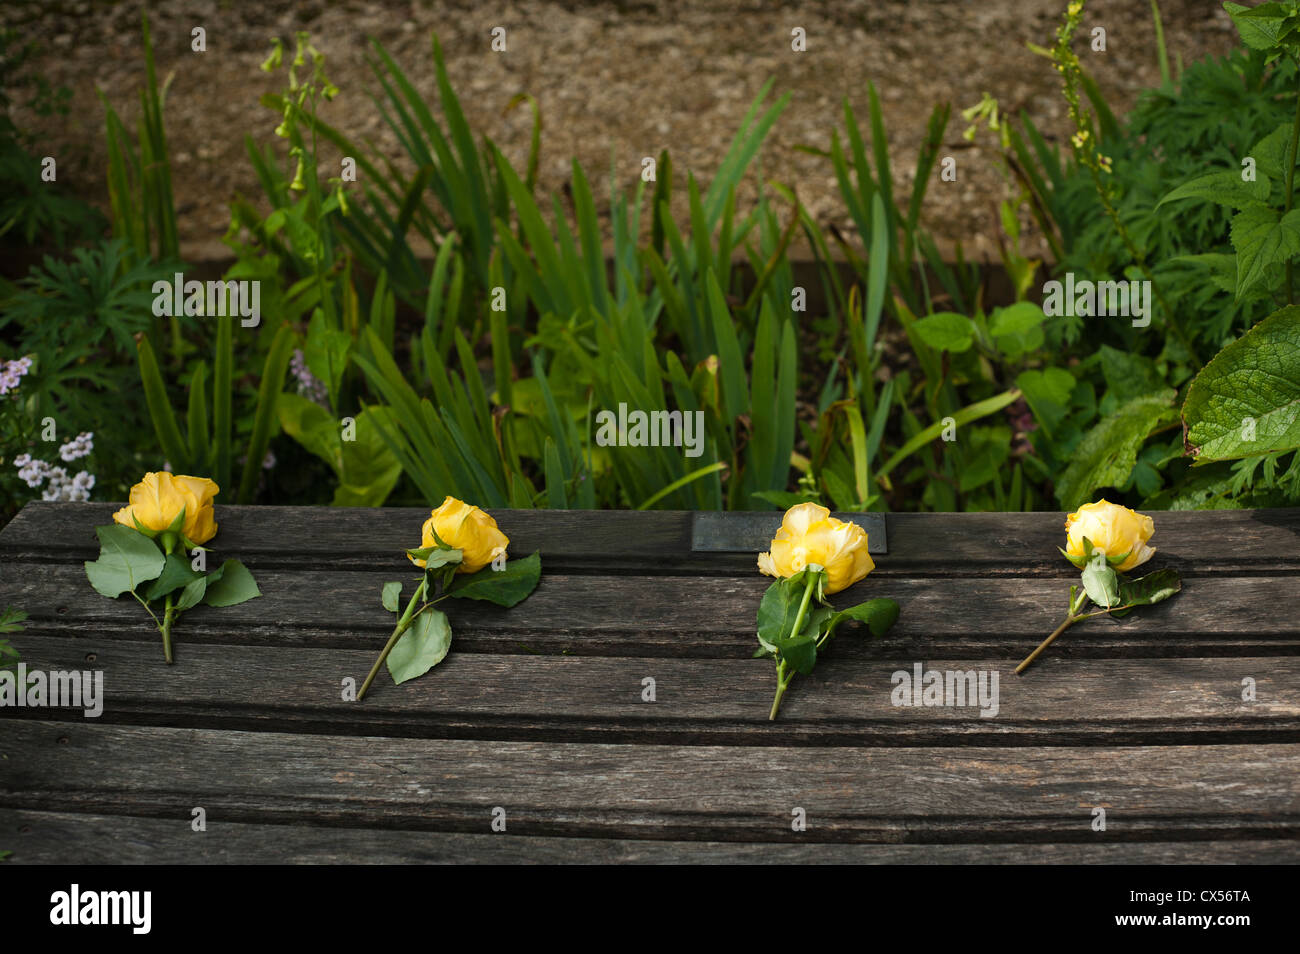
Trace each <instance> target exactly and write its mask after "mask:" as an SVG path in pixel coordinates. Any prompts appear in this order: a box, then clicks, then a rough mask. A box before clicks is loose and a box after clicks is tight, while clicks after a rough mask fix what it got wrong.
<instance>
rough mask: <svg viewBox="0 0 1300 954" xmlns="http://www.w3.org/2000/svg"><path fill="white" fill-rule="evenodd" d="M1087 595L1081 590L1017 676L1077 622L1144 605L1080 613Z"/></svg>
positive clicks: (1129, 604) (1126, 605)
mask: <svg viewBox="0 0 1300 954" xmlns="http://www.w3.org/2000/svg"><path fill="white" fill-rule="evenodd" d="M1086 595H1087V594H1085V593H1084V592H1082V591H1080V593H1079V599H1077V600H1075V602H1074V603H1073V604H1072V605H1071V606H1070V614H1069V615H1068V616H1066V617H1065V619H1064V620H1063V621H1062V623H1061V625H1060V626H1058V627H1056V629H1054V630H1053V631H1052V635H1050V636H1048V637H1047V638H1046V639H1045V640H1043V641H1042V642H1041V643H1039V644H1038V648H1037V649H1035V650H1034V651H1033V652H1032V653H1030V654H1029V655H1028V656H1027V657H1026V658H1025V661H1024V662H1022V663H1021V664H1020V665H1019V666H1017V667H1016V675H1017V676H1019V675H1020V674H1021V673H1023V672H1024V671H1025V670H1026V669H1028V668H1029V667H1030V666H1031V665H1033V662H1034V660H1035V659H1037V658H1038V657H1039V656H1040V655H1042V652H1043V650H1044V649H1046V648H1047V647H1048V646H1050V645H1051V644H1052V641H1053V640H1055V639H1056V637H1057V636H1060V635H1061V634H1062V633H1063V632H1065V631H1066V630H1067V629H1069V628H1070V627H1071V626H1073V625H1074V624H1075V623H1082V622H1083V621H1084V620H1085V619H1092V618H1093V617H1094V616H1105V615H1106V614H1107V613H1115V612H1118V611H1120V610H1127V609H1133V608H1134V607H1137V606H1141V605H1143V604H1141V603H1125V604H1124V605H1123V606H1110V607H1107V608H1106V609H1099V610H1093V611H1092V612H1091V613H1080V612H1079V610H1080V609H1082V607H1083V601H1084V597H1085V596H1086Z"/></svg>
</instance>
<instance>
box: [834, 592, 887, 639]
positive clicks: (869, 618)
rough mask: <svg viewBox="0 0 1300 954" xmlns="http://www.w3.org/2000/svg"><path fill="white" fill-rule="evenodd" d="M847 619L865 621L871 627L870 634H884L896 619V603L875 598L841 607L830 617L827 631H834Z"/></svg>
mask: <svg viewBox="0 0 1300 954" xmlns="http://www.w3.org/2000/svg"><path fill="white" fill-rule="evenodd" d="M848 619H851V620H856V621H857V622H859V623H866V624H867V626H869V627H870V628H871V635H872V636H884V635H885V633H887V632H888V631H889V628H890V627H891V626H893V625H894V623H896V622H897V621H898V604H897V603H896V602H894V601H893V600H886V599H875V600H867V601H866V602H865V603H859V604H858V605H857V606H850V607H848V608H847V609H842V610H840V611H839V612H838V613H836V614H835V615H834V616H832V617H831V620H830V627H829V628H828V630H827V631H828V632H834V631H835V629H836V627H838V626H839V625H840V623H842V622H844V621H845V620H848Z"/></svg>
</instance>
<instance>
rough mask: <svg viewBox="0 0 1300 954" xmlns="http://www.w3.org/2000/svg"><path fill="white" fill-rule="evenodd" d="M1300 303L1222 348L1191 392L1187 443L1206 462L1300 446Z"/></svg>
mask: <svg viewBox="0 0 1300 954" xmlns="http://www.w3.org/2000/svg"><path fill="white" fill-rule="evenodd" d="M1297 404H1300V307H1297V306H1295V305H1290V306H1288V307H1286V308H1283V309H1281V310H1280V311H1278V312H1276V313H1274V314H1272V315H1270V316H1269V317H1268V318H1266V319H1264V320H1263V321H1261V322H1260V323H1259V324H1258V325H1256V326H1255V327H1254V328H1252V329H1251V330H1250V331H1248V332H1247V333H1246V334H1244V335H1242V336H1241V337H1240V338H1238V339H1237V340H1236V341H1234V342H1232V343H1231V344H1230V345H1228V346H1227V347H1226V348H1224V349H1223V350H1222V351H1220V352H1219V354H1218V355H1216V356H1215V358H1214V359H1213V360H1212V361H1211V362H1210V363H1209V364H1207V365H1206V366H1205V368H1204V369H1203V370H1202V371H1201V373H1200V374H1198V375H1197V376H1196V380H1195V381H1193V382H1192V385H1191V387H1190V388H1188V390H1187V399H1186V401H1185V402H1184V403H1183V424H1184V426H1185V427H1186V429H1187V445H1188V449H1189V451H1190V452H1191V453H1192V454H1194V455H1195V456H1196V458H1197V461H1198V462H1200V463H1205V462H1209V461H1218V460H1234V459H1239V458H1243V457H1256V456H1259V455H1280V454H1287V453H1289V452H1291V451H1294V450H1295V449H1296V448H1297V447H1300V420H1297V417H1296V406H1297Z"/></svg>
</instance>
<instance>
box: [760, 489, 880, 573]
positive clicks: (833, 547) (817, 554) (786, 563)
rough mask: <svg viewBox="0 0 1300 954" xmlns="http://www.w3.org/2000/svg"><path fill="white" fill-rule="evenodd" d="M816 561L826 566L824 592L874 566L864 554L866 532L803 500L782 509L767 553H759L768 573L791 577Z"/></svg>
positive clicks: (817, 563) (870, 569)
mask: <svg viewBox="0 0 1300 954" xmlns="http://www.w3.org/2000/svg"><path fill="white" fill-rule="evenodd" d="M810 564H816V565H818V566H821V567H825V569H826V592H827V593H838V592H839V591H840V590H843V589H847V588H848V587H850V586H852V585H853V584H854V583H856V582H858V580H860V579H862V578H863V577H864V576H866V575H867V574H868V573H870V572H871V571H872V570H874V569H875V568H876V564H875V563H874V562H873V561H872V559H871V557H870V556H869V555H868V554H867V532H866V531H865V530H863V529H862V528H861V527H859V526H858V525H857V524H856V523H845V522H844V521H843V520H837V519H836V518H834V517H832V516H831V512H830V511H829V510H827V509H826V508H825V507H819V506H818V505H817V504H814V503H802V504H798V505H796V506H794V507H791V508H790V509H789V510H787V511H786V512H785V517H784V518H783V519H782V521H781V529H780V530H778V531H777V532H776V536H775V537H774V538H773V539H772V550H771V552H770V553H760V554H759V555H758V568H759V569H760V570H761V571H762V572H764V573H766V574H767V575H768V576H777V577H790V576H794V575H795V574H796V573H798V572H799V571H800V570H802V569H803V568H804V567H806V566H808V565H810Z"/></svg>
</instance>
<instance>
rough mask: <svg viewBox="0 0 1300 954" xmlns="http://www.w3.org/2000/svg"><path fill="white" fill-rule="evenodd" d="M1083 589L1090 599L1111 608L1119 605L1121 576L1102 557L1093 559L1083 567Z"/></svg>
mask: <svg viewBox="0 0 1300 954" xmlns="http://www.w3.org/2000/svg"><path fill="white" fill-rule="evenodd" d="M1083 589H1084V591H1085V592H1086V593H1087V594H1088V599H1090V600H1092V601H1093V602H1094V603H1096V604H1097V605H1098V606H1104V607H1106V608H1107V609H1109V608H1110V607H1112V606H1118V605H1119V577H1118V576H1117V575H1116V573H1115V568H1114V567H1112V566H1111V565H1110V564H1109V563H1107V562H1106V561H1105V560H1102V559H1091V560H1089V561H1088V565H1087V566H1085V567H1084V568H1083Z"/></svg>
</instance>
